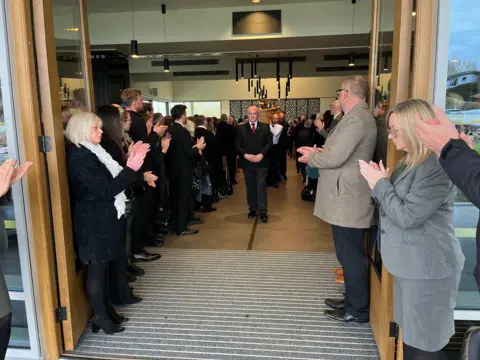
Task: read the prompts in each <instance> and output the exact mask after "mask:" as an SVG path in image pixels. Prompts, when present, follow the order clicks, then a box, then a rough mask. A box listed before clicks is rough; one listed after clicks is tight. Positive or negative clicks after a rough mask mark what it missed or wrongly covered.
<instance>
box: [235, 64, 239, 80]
mask: <svg viewBox="0 0 480 360" xmlns="http://www.w3.org/2000/svg"><path fill="white" fill-rule="evenodd" d="M235 82H236V83H238V64H235Z"/></svg>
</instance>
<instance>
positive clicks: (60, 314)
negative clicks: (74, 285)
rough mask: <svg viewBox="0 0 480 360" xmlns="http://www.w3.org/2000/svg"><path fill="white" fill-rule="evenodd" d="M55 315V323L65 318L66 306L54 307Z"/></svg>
mask: <svg viewBox="0 0 480 360" xmlns="http://www.w3.org/2000/svg"><path fill="white" fill-rule="evenodd" d="M55 317H56V319H57V323H59V322H62V321H65V320H67V308H66V307H65V306H61V307H59V308H58V309H56V310H55Z"/></svg>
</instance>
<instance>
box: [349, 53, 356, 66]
mask: <svg viewBox="0 0 480 360" xmlns="http://www.w3.org/2000/svg"><path fill="white" fill-rule="evenodd" d="M348 66H350V67H351V66H355V53H354V52H351V53H350V54H349V56H348Z"/></svg>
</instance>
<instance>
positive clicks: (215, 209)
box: [203, 206, 217, 214]
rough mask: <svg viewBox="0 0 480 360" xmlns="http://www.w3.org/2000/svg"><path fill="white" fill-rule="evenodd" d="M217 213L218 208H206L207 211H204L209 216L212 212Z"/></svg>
mask: <svg viewBox="0 0 480 360" xmlns="http://www.w3.org/2000/svg"><path fill="white" fill-rule="evenodd" d="M215 211H217V208H214V207H211V206H210V207H209V208H206V209H203V212H204V213H206V214H208V213H211V212H215Z"/></svg>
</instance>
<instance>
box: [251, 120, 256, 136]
mask: <svg viewBox="0 0 480 360" xmlns="http://www.w3.org/2000/svg"><path fill="white" fill-rule="evenodd" d="M255 130H256V129H255V123H252V133H254V134H255Z"/></svg>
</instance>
